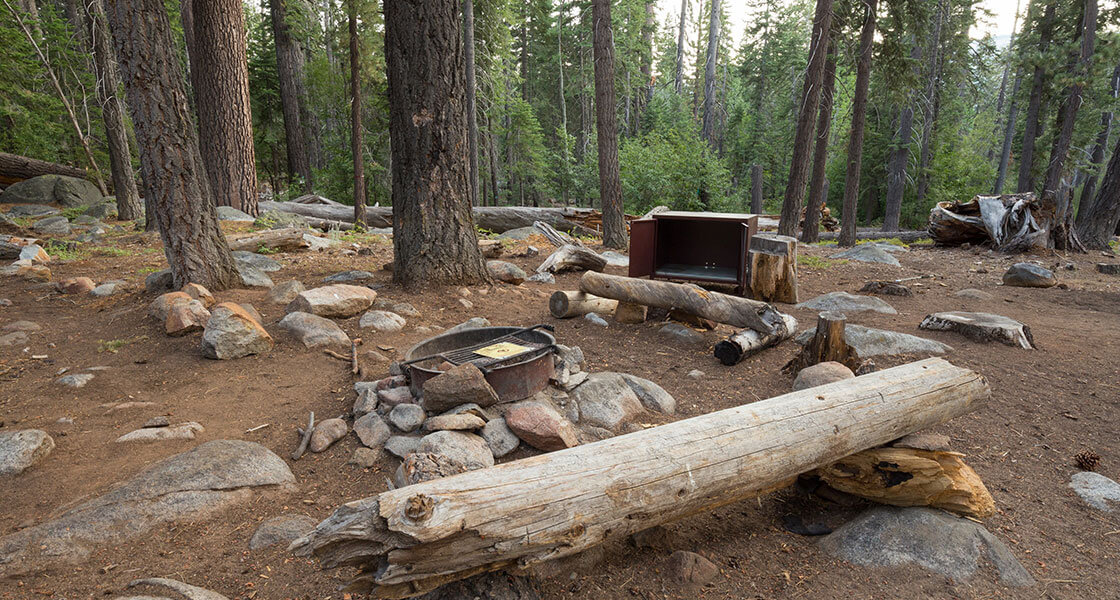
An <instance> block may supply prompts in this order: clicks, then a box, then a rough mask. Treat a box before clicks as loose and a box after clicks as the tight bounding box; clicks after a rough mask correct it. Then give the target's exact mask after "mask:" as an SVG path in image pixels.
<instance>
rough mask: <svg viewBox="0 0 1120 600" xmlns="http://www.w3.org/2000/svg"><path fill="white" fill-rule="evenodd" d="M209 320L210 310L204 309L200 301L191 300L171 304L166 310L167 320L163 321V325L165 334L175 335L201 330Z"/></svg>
mask: <svg viewBox="0 0 1120 600" xmlns="http://www.w3.org/2000/svg"><path fill="white" fill-rule="evenodd" d="M209 320H210V311H208V310H206V307H205V306H203V304H202V302H199V301H198V300H191V301H190V302H179V303H176V304H173V305H172V306H171V308H170V309H169V310H168V311H167V321H165V322H164V326H163V327H164V331H165V332H167V335H170V336H176V337H177V336H182V335H187V334H188V333H192V332H195V331H202V328H204V327H206V322H207V321H209Z"/></svg>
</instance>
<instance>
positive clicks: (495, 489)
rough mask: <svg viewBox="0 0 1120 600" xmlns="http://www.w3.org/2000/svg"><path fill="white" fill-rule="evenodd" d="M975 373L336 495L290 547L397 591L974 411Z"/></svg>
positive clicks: (539, 555)
mask: <svg viewBox="0 0 1120 600" xmlns="http://www.w3.org/2000/svg"><path fill="white" fill-rule="evenodd" d="M989 396H990V390H989V389H988V384H987V382H986V381H985V380H984V378H983V377H981V376H980V375H979V374H977V373H974V372H972V371H969V370H968V369H963V368H959V367H955V366H953V365H951V364H949V363H948V362H946V361H944V360H942V359H937V358H931V359H927V360H923V361H919V362H914V363H910V364H906V365H901V366H898V367H894V368H892V369H886V370H884V371H880V372H878V373H873V374H870V375H865V376H863V377H857V378H854V379H848V380H844V381H840V382H836V383H831V384H828V385H824V386H819V387H815V388H810V389H806V390H802V391H798V392H792V393H789V394H785V395H782V396H778V397H776V398H771V399H769V400H763V401H761V402H755V403H753V404H746V405H743V406H738V407H734V408H730V409H726V410H722V411H719V412H715V413H711V414H707V415H701V416H698V417H693V418H691V419H685V420H681V421H677V422H675V423H670V424H667V425H662V426H659V427H654V428H651V429H645V430H642V431H637V432H634V433H631V434H629V435H624V436H619V437H616V438H610V439H607V440H603V441H601V442H596V443H593V444H588V445H585V446H577V447H575V448H569V449H567V450H561V451H558V452H552V453H549V454H544V455H540V456H535V457H532V458H526V459H522V460H516V461H513V462H509V463H505V464H502V465H498V466H495V467H491V468H486V469H480V470H476V471H470V472H467V473H463V474H460V475H455V476H452V477H446V478H442V479H437V480H433V481H427V482H423V483H418V484H415V485H410V486H407V487H403V488H399V489H395V490H390V491H387V492H383V493H381V494H379V495H378V496H375V497H371V498H366V499H363V500H357V501H355V502H350V503H348V504H345V505H343V506H342V507H340V508H339V509H338V510H336V511H335V513H334V514H333V515H331V516H330V517H329V518H327V519H326V520H325V521H323V522H322V523H320V524H319V525H318V527H316V528H315V530H314V531H312V532H311V533H309V534H308V535H307V536H306V537H304V538H302V539H300V540H297V541H296V542H295V543H294V544H293V548H294V549H295V550H296V551H297V552H300V553H313V554H315V555H316V556H318V557H319V558H320V559H321V560H322V562H323V564H324V566H325V567H335V566H340V565H351V566H356V567H359V568H360V569H361V571H362V572H361V574H359V576H358V577H357V579H355V580H353V581H351V584H350V586H349V587H348V590H349V591H354V592H359V593H364V592H371V591H372V592H373V593H375V594H376V595H377V596H378V597H382V598H407V597H411V596H416V595H419V594H421V593H423V592H425V591H428V590H431V589H434V588H435V587H437V586H439V585H441V584H443V583H447V582H448V581H453V580H456V579H462V578H465V577H469V576H471V575H474V574H477V573H481V572H486V571H492V570H496V569H502V568H507V567H522V568H523V567H529V566H531V565H534V564H536V563H540V562H543V561H547V560H551V559H555V558H560V557H563V556H567V555H571V554H575V553H577V552H580V551H582V550H585V549H587V548H589V547H592V546H594V545H597V544H599V543H602V542H603V541H605V540H608V539H617V538H622V537H625V536H627V535H630V534H632V533H634V532H636V531H640V530H643V529H648V528H649V527H652V526H654V525H659V524H662V523H667V522H671V521H675V520H678V519H681V518H684V517H688V516H690V515H693V514H696V513H699V512H704V511H709V510H712V509H714V508H717V507H719V506H723V505H726V504H729V503H732V502H736V501H739V500H742V499H746V498H750V497H753V496H755V495H757V494H759V493H760V492H761V491H763V490H766V489H768V488H771V487H773V486H775V485H780V484H782V483H784V482H785V481H788V480H791V479H792V478H794V477H796V476H797V475H799V474H801V473H805V472H808V471H811V470H813V469H818V468H820V467H823V466H825V465H829V464H832V463H834V462H836V461H837V460H838V459H840V458H842V457H845V456H848V455H851V454H853V453H856V452H860V451H862V450H866V449H868V448H872V447H875V446H878V445H880V444H884V443H886V442H889V441H890V440H893V439H896V438H898V437H901V436H903V435H906V434H908V433H911V432H913V431H917V430H919V429H923V428H926V427H930V426H932V425H936V424H939V423H943V422H945V421H947V420H949V419H952V418H954V417H957V416H960V415H962V414H965V413H967V412H969V411H972V410H974V409H976V408H977V407H979V406H980V405H982V404H983V403H985V402H986V401H987V400H988V398H989Z"/></svg>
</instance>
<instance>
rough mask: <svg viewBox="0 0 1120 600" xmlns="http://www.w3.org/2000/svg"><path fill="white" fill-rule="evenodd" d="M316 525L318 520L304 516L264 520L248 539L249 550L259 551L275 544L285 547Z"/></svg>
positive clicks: (287, 516)
mask: <svg viewBox="0 0 1120 600" xmlns="http://www.w3.org/2000/svg"><path fill="white" fill-rule="evenodd" d="M318 524H319V521H318V520H316V519H312V518H311V517H308V516H305V515H281V516H279V517H272V518H271V519H266V520H265V521H263V522H262V523H261V524H260V525H258V526H257V530H256V531H254V532H253V537H251V538H249V549H250V550H260V549H261V548H267V547H269V546H275V545H276V544H284V546H285V547H286V546H287V545H288V544H290V543H291V542H293V541H295V540H297V539H299V538H301V537H303V534H305V533H307V532H308V531H311V530H312V529H315V526H316V525H318Z"/></svg>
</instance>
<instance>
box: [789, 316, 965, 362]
mask: <svg viewBox="0 0 1120 600" xmlns="http://www.w3.org/2000/svg"><path fill="white" fill-rule="evenodd" d="M813 333H814V331H813V330H812V329H807V330H805V331H802V332H801V333H799V334H797V337H796V338H795V340H796V341H797V343H798V344H801V345H802V346H804V345H805V344H807V343H808V342H809V340H810V339H811V338H812V337H813ZM844 341H845V342H847V343H848V345H849V346H852V347H853V348H855V349H856V352H857V353H859V356H860V358H871V357H872V356H881V355H887V356H893V355H896V354H945V353H946V352H951V351H952V350H953V348H952V346H948V345H946V344H942V343H941V342H935V341H933V340H930V339H926V338H922V337H918V336H916V335H910V334H908V333H898V332H897V331H886V330H884V329H872V328H870V327H862V326H860V325H852V324H851V323H848V325H847V326H846V327H845V328H844Z"/></svg>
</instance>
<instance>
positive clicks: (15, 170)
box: [0, 152, 89, 185]
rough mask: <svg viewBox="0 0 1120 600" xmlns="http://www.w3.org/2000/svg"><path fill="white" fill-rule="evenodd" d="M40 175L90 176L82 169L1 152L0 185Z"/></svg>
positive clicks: (84, 177)
mask: <svg viewBox="0 0 1120 600" xmlns="http://www.w3.org/2000/svg"><path fill="white" fill-rule="evenodd" d="M39 175H65V176H67V177H77V178H79V179H88V177H89V176H88V174H87V173H86V172H85V171H83V170H82V169H75V168H74V167H68V166H66V165H60V164H58V163H52V162H47V161H45V160H39V159H37V158H29V157H27V156H20V155H18V154H8V153H7V152H0V185H9V184H12V183H18V182H20V181H23V180H24V179H31V178H32V177H38V176H39Z"/></svg>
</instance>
